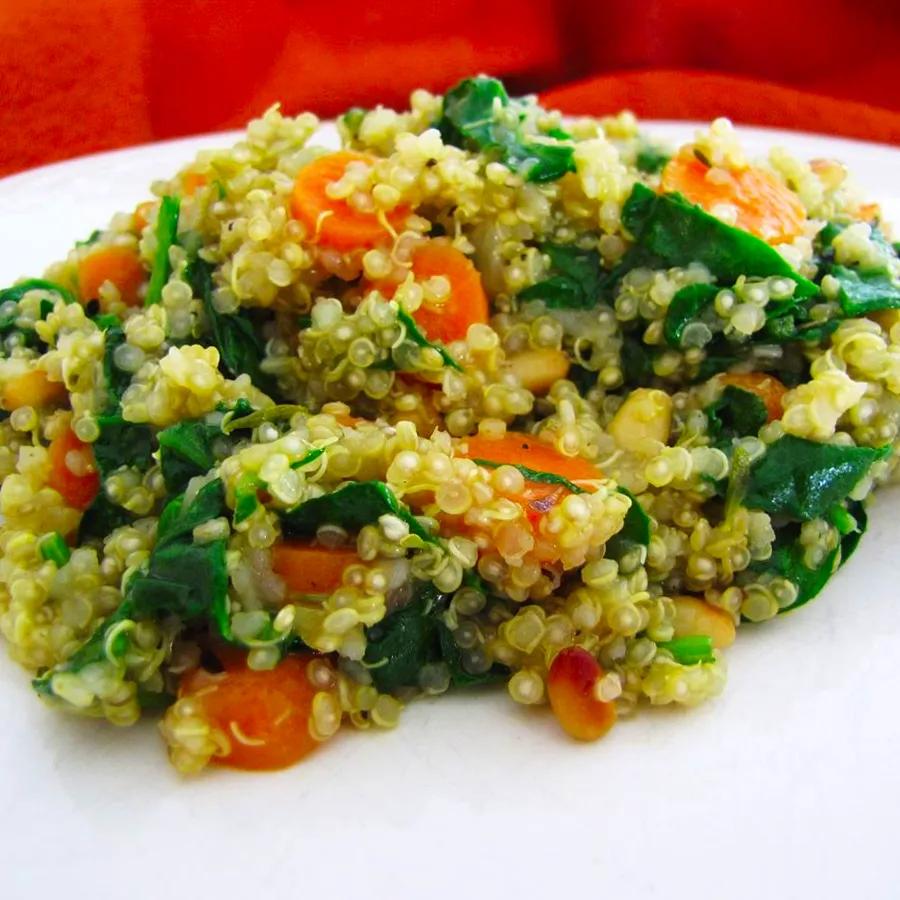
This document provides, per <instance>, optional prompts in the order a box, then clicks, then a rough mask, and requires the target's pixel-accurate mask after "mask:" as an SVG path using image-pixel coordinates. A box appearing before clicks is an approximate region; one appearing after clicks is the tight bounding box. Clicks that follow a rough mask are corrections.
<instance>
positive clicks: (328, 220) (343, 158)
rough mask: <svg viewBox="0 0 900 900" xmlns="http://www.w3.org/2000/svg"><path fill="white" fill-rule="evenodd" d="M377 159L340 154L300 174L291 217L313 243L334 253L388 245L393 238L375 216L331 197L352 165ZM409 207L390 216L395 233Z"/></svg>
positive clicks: (320, 159)
mask: <svg viewBox="0 0 900 900" xmlns="http://www.w3.org/2000/svg"><path fill="white" fill-rule="evenodd" d="M374 160H375V157H373V156H369V155H368V154H366V153H357V152H356V151H353V150H339V151H337V152H336V153H328V154H326V155H325V156H320V157H318V158H317V159H314V160H313V161H312V162H311V163H308V164H307V165H305V166H304V167H303V168H302V169H301V170H300V171H299V172H298V173H297V179H296V181H295V182H294V193H293V197H292V198H291V213H292V215H293V216H294V218H295V219H297V220H298V221H300V222H302V223H303V224H304V225H305V226H306V230H307V233H308V234H309V235H310V240H311V241H312V242H313V243H317V244H320V245H322V246H323V247H330V248H332V249H334V250H341V251H345V250H363V249H368V248H370V247H374V246H376V245H378V244H384V243H388V242H389V241H390V239H391V234H390V231H389V230H388V228H386V227H385V223H384V221H382V219H381V218H379V216H378V215H377V214H376V213H374V212H363V211H362V210H359V209H356V208H355V207H353V206H351V205H350V204H349V203H348V202H347V201H346V200H336V199H333V198H331V197H329V196H328V193H327V188H328V185H329V184H332V183H333V182H335V181H340V179H341V178H343V177H344V173H345V171H346V169H347V166H348V165H350V163H352V162H364V163H372V162H374ZM408 215H409V208H408V207H405V206H404V207H399V206H398V207H396V208H395V209H393V210H391V211H390V212H389V213H386V217H387V222H388V223H389V225H390V227H391V228H393V229H394V230H395V231H397V230H400V229H402V226H403V222H404V220H405V219H406V217H407V216H408Z"/></svg>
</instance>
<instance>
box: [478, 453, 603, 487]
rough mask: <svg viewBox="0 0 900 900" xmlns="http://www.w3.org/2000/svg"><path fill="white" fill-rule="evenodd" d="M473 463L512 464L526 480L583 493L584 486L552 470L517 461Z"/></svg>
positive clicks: (480, 463) (482, 461) (490, 465)
mask: <svg viewBox="0 0 900 900" xmlns="http://www.w3.org/2000/svg"><path fill="white" fill-rule="evenodd" d="M472 462H473V463H475V464H476V465H479V466H484V467H485V468H488V469H499V468H500V466H506V465H509V466H512V467H513V468H514V469H518V470H519V471H520V472H521V473H522V475H523V476H524V478H525V480H526V481H534V482H537V483H538V484H558V485H559V486H560V487H564V488H565V489H566V490H567V491H571V492H572V493H573V494H584V493H585V490H584V488H580V487H578V485H577V484H575V483H574V482H572V481H569V479H568V478H563V476H562V475H556V474H554V473H553V472H539V471H538V470H537V469H529V468H528V466H521V465H519V464H518V463H501V462H494V461H493V460H490V459H473V460H472Z"/></svg>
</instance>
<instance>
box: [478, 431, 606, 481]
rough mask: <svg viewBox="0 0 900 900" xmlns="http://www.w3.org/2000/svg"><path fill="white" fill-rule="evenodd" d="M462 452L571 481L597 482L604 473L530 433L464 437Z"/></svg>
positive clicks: (510, 432) (515, 432)
mask: <svg viewBox="0 0 900 900" xmlns="http://www.w3.org/2000/svg"><path fill="white" fill-rule="evenodd" d="M460 453H461V455H463V456H467V457H468V458H469V459H485V460H487V461H488V462H492V463H497V464H499V465H511V466H525V467H526V468H529V469H534V470H536V471H538V472H550V473H551V474H553V475H559V476H561V477H562V478H566V479H568V480H569V481H573V482H578V481H594V480H595V479H597V478H602V477H603V473H602V472H601V471H600V469H598V468H597V466H595V465H594V464H593V463H591V462H588V461H587V460H586V459H583V458H582V457H580V456H564V455H563V454H562V453H560V452H559V450H557V449H556V447H553V446H551V445H550V444H548V443H546V442H545V441H540V440H538V439H537V438H536V437H534V436H533V435H530V434H522V433H521V432H518V431H507V432H506V434H505V435H504V436H503V437H501V438H488V437H483V436H481V435H477V436H475V437H468V438H464V439H463V442H462V444H461V446H460Z"/></svg>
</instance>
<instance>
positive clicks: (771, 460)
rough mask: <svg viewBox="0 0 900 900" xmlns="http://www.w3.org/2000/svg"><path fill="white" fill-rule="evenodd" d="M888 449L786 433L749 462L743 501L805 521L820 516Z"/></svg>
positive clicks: (750, 507) (843, 497)
mask: <svg viewBox="0 0 900 900" xmlns="http://www.w3.org/2000/svg"><path fill="white" fill-rule="evenodd" d="M890 452H891V448H890V446H885V447H880V448H873V447H845V446H839V445H836V444H820V443H817V442H816V441H808V440H805V439H803V438H798V437H794V436H793V435H790V434H788V435H785V436H784V437H782V438H779V439H778V440H777V441H775V442H774V443H772V444H770V445H769V447H768V448H767V450H766V452H765V454H764V455H763V456H762V458H761V459H759V460H758V461H757V462H755V463H754V464H753V465H752V466H751V468H750V475H749V480H748V483H747V489H746V494H745V495H744V500H743V502H744V505H745V506H747V507H748V508H749V509H761V510H764V511H765V512H767V513H769V514H770V515H775V516H787V517H789V518H791V519H795V520H799V521H803V522H805V521H808V520H809V519H818V518H821V517H822V516H824V515H825V514H826V513H827V512H828V510H829V509H830V508H831V507H832V506H834V505H835V504H836V503H840V502H841V501H843V500H844V499H845V498H846V496H847V494H849V493H850V491H851V490H853V488H854V487H855V486H856V484H857V482H859V480H860V479H861V478H862V477H863V476H864V475H865V474H866V472H868V470H869V467H870V466H871V465H872V463H874V462H876V461H877V460H879V459H884V458H885V457H886V456H888V455H889V454H890Z"/></svg>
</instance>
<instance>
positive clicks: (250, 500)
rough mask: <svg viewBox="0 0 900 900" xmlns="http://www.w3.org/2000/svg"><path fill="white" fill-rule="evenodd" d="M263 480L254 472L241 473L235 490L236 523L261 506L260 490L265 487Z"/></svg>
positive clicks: (247, 517)
mask: <svg viewBox="0 0 900 900" xmlns="http://www.w3.org/2000/svg"><path fill="white" fill-rule="evenodd" d="M264 486H265V485H264V484H263V481H262V479H261V478H259V477H258V476H256V475H254V474H253V473H252V472H245V473H244V474H243V475H241V477H240V479H239V481H238V483H237V487H236V488H235V492H234V517H233V520H232V521H233V522H234V524H235V525H240V523H241V522H243V521H245V520H246V519H249V518H250V516H252V515H253V513H255V512H256V508H257V507H258V506H259V490H260V488H262V487H264Z"/></svg>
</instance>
